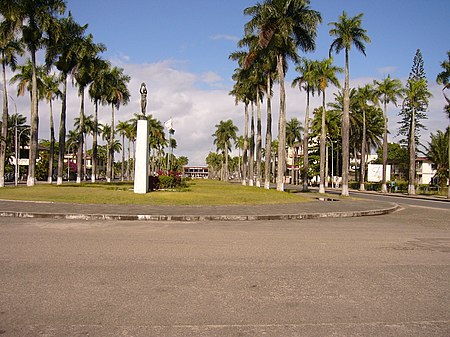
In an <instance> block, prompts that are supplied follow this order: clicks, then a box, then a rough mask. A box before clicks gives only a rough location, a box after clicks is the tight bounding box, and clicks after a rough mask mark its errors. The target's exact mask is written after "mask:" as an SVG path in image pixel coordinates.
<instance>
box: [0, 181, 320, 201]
mask: <svg viewBox="0 0 450 337" xmlns="http://www.w3.org/2000/svg"><path fill="white" fill-rule="evenodd" d="M317 196H318V195H317V194H315V193H286V192H284V193H283V192H278V191H276V190H265V189H263V188H258V187H249V186H242V185H240V184H235V183H227V182H222V181H216V180H192V181H189V182H188V183H187V186H186V187H184V188H180V189H173V190H162V191H153V192H149V193H147V194H135V193H134V191H133V183H131V182H115V183H81V184H68V183H66V184H63V185H59V186H58V185H55V184H52V185H49V184H37V185H35V186H33V187H26V186H19V187H7V188H2V189H0V199H7V200H28V201H49V202H66V203H80V204H118V205H125V204H138V205H256V204H288V203H298V202H308V201H313V200H316V199H315V198H316V197H317Z"/></svg>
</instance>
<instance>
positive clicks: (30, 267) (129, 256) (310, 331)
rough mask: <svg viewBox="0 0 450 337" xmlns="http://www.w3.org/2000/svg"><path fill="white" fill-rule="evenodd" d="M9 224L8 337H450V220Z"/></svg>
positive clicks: (1, 254)
mask: <svg viewBox="0 0 450 337" xmlns="http://www.w3.org/2000/svg"><path fill="white" fill-rule="evenodd" d="M405 207H406V208H405V209H404V210H402V211H397V212H395V213H393V214H389V215H385V216H376V217H364V218H348V219H325V220H303V221H268V222H259V221H255V222H225V223H224V222H198V223H195V222H194V223H179V222H177V223H175V222H163V223H161V222H158V223H156V222H145V223H142V222H126V221H121V222H116V221H90V222H86V221H85V222H83V221H68V220H65V221H60V220H46V219H17V218H0V336H2V337H3V336H41V335H42V336H86V335H89V336H277V337H278V336H427V337H429V336H446V337H448V336H450V310H449V308H450V283H449V280H450V222H449V218H450V211H448V210H439V209H430V208H422V207H420V208H418V207H408V206H405Z"/></svg>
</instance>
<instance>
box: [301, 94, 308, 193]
mask: <svg viewBox="0 0 450 337" xmlns="http://www.w3.org/2000/svg"><path fill="white" fill-rule="evenodd" d="M308 141H309V88H307V89H306V112H305V131H304V132H303V177H302V180H303V192H307V191H308V169H309V162H308V160H309V158H308V147H309V145H308Z"/></svg>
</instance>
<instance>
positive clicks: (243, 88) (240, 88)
mask: <svg viewBox="0 0 450 337" xmlns="http://www.w3.org/2000/svg"><path fill="white" fill-rule="evenodd" d="M235 57H237V56H236V55H235V56H233V54H232V55H230V58H231V59H236V58H235ZM239 62H240V63H243V62H244V58H243V57H242V58H241V59H240V60H239ZM246 77H247V71H246V70H244V69H243V68H242V66H240V67H239V68H237V69H235V71H234V74H233V76H232V78H233V80H235V81H236V83H235V85H234V86H233V89H232V90H231V91H230V93H229V94H230V95H233V96H234V97H235V103H236V104H238V102H243V103H244V145H243V148H242V152H243V159H242V185H244V186H245V185H247V176H248V167H249V165H248V145H249V144H248V121H249V115H248V106H249V104H250V100H251V98H250V97H251V93H250V89H249V85H248V81H247V78H246Z"/></svg>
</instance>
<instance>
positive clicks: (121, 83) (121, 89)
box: [106, 67, 130, 182]
mask: <svg viewBox="0 0 450 337" xmlns="http://www.w3.org/2000/svg"><path fill="white" fill-rule="evenodd" d="M128 82H130V76H128V75H125V74H124V73H123V69H122V68H118V67H114V68H112V69H111V71H110V72H109V73H108V74H107V75H106V88H107V89H106V92H107V95H106V101H107V102H108V104H110V105H111V138H110V139H109V141H110V146H109V151H110V155H109V161H108V163H107V173H106V180H107V182H111V179H112V178H113V164H114V146H113V145H114V143H115V142H114V134H115V128H114V109H117V110H118V109H119V108H120V106H121V105H126V104H128V102H129V101H130V92H129V90H128V88H127V84H128Z"/></svg>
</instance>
